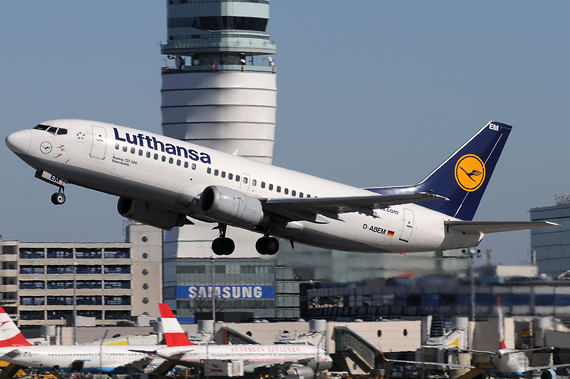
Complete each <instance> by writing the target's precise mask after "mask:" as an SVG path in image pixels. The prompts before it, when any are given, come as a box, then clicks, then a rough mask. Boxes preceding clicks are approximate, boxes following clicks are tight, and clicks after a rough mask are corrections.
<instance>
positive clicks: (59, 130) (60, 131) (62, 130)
mask: <svg viewBox="0 0 570 379" xmlns="http://www.w3.org/2000/svg"><path fill="white" fill-rule="evenodd" d="M57 134H58V135H62V134H67V129H63V128H59V129H57Z"/></svg>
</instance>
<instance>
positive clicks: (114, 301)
mask: <svg viewBox="0 0 570 379" xmlns="http://www.w3.org/2000/svg"><path fill="white" fill-rule="evenodd" d="M105 305H131V297H130V296H105Z"/></svg>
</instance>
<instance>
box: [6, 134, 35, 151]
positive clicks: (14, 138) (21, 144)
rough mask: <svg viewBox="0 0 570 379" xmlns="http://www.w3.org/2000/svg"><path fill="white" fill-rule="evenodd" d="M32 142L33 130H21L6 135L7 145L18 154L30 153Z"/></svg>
mask: <svg viewBox="0 0 570 379" xmlns="http://www.w3.org/2000/svg"><path fill="white" fill-rule="evenodd" d="M31 143H32V131H31V130H29V129H27V130H20V131H18V132H14V133H12V134H10V135H9V136H8V137H6V146H8V148H9V149H10V150H12V151H13V152H14V153H16V154H28V151H29V150H30V144H31Z"/></svg>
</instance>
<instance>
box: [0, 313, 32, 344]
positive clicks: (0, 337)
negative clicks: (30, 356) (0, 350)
mask: <svg viewBox="0 0 570 379" xmlns="http://www.w3.org/2000/svg"><path fill="white" fill-rule="evenodd" d="M15 346H32V344H31V343H29V342H28V340H27V339H26V337H24V335H23V334H22V332H21V331H20V329H18V327H17V326H16V324H14V321H12V319H11V318H10V316H9V315H8V313H6V311H5V310H4V308H2V307H0V347H15Z"/></svg>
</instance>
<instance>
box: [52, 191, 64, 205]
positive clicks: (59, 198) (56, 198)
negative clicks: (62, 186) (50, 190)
mask: <svg viewBox="0 0 570 379" xmlns="http://www.w3.org/2000/svg"><path fill="white" fill-rule="evenodd" d="M51 202H52V203H53V204H55V205H61V204H63V203H65V194H64V193H63V192H56V193H54V194H53V195H51Z"/></svg>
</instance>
